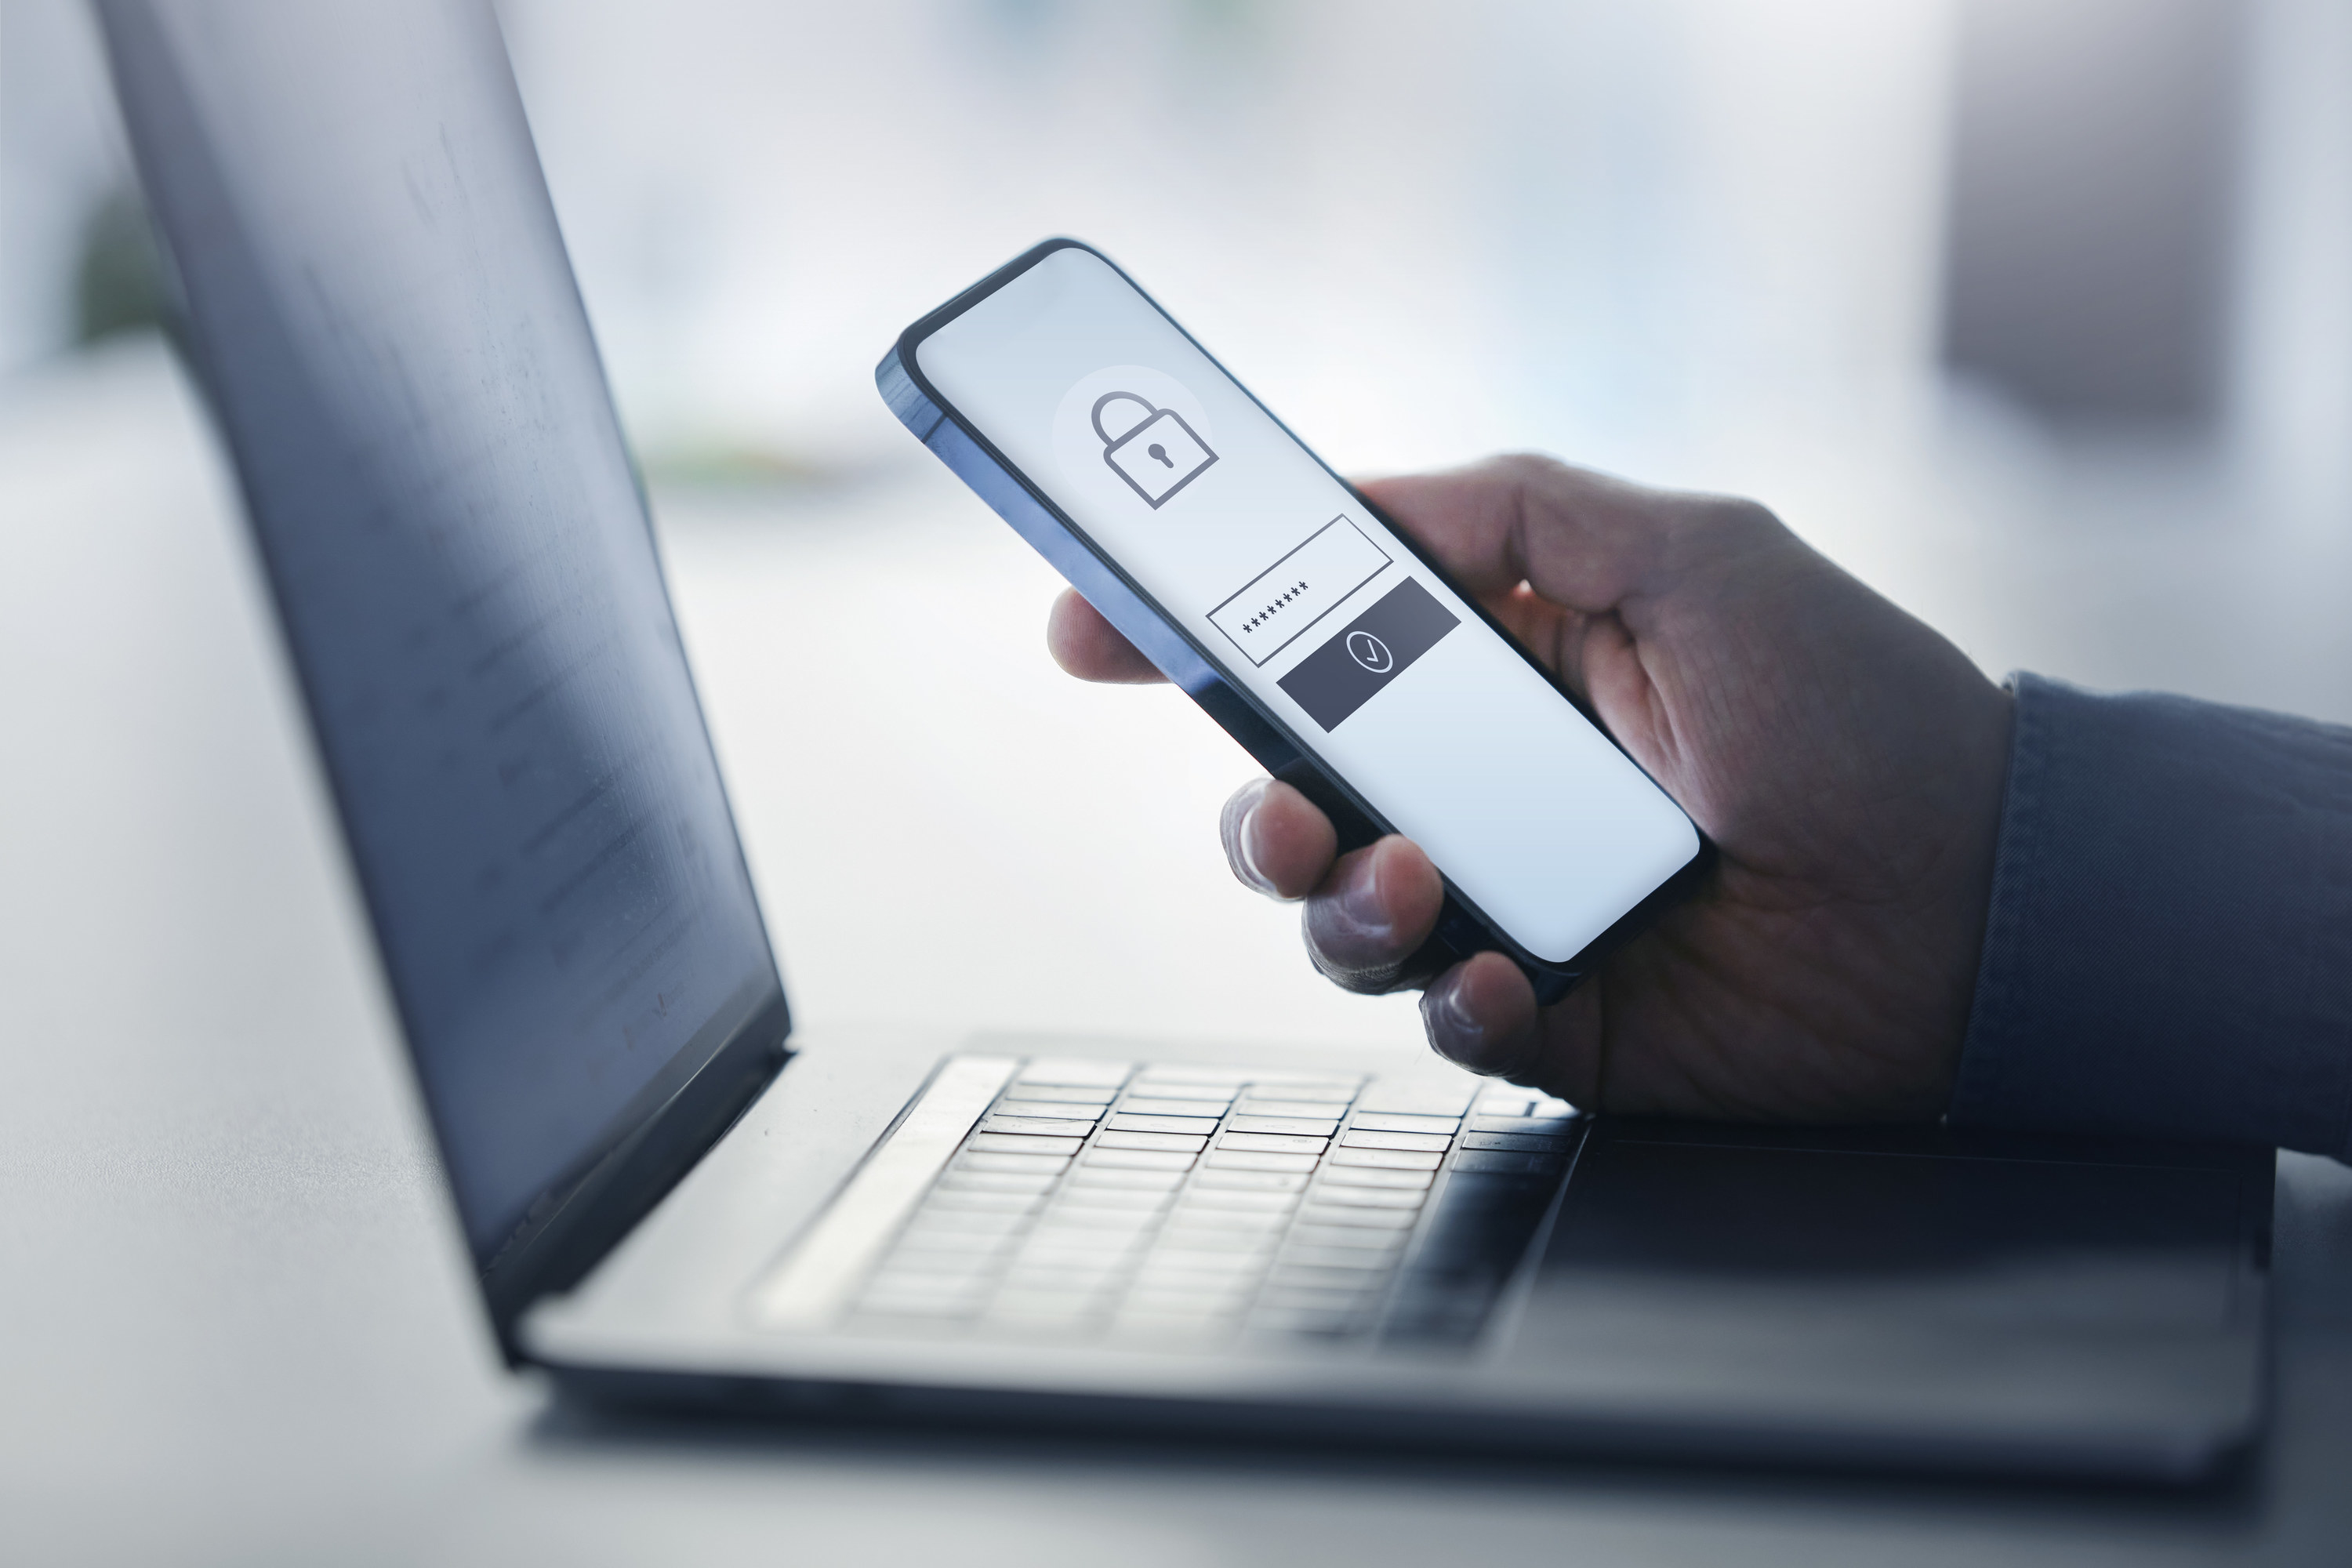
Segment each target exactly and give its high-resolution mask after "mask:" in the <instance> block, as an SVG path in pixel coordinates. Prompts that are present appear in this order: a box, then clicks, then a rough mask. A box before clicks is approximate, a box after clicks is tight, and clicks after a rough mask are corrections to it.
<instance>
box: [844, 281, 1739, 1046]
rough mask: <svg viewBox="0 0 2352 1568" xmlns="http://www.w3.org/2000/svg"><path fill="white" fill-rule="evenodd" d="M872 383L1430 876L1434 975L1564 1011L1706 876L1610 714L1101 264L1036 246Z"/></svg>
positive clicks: (1697, 847)
mask: <svg viewBox="0 0 2352 1568" xmlns="http://www.w3.org/2000/svg"><path fill="white" fill-rule="evenodd" d="M876 379H877V381H878V382H879V384H880V385H881V389H882V395H883V396H884V398H885V399H886V400H887V402H888V403H889V405H890V407H891V410H892V412H894V413H896V414H897V415H898V417H899V419H900V420H901V421H902V422H904V423H905V424H906V426H907V427H908V429H910V430H912V431H913V432H914V433H915V435H916V436H917V437H919V439H921V440H922V442H923V443H924V445H926V446H928V447H930V449H931V450H932V451H933V452H935V453H936V454H938V455H939V457H940V458H941V459H942V460H943V461H944V462H946V464H947V465H948V467H949V468H951V469H953V470H954V471H955V472H956V474H957V475H958V477H960V478H961V479H963V481H964V482H965V483H966V484H968V485H970V486H971V488H972V489H974V490H976V491H977V492H979V494H980V496H981V498H982V500H986V501H987V502H988V503H989V505H990V506H992V508H994V509H995V510H996V511H997V512H998V514H999V515H1001V516H1002V517H1003V519H1004V520H1005V521H1007V522H1009V523H1011V524H1012V525H1013V528H1014V530H1016V531H1018V532H1019V533H1020V534H1021V535H1022V537H1024V539H1026V540H1028V541H1029V542H1030V543H1031V544H1032V545H1034V546H1035V547H1036V549H1037V550H1038V551H1039V552H1041V553H1043V554H1044V555H1045V558H1046V559H1047V560H1048V561H1050V562H1051V563H1053V564H1054V565H1055V568H1056V569H1057V570H1059V571H1060V572H1061V574H1063V576H1065V577H1066V578H1067V579H1068V580H1069V581H1070V583H1071V584H1072V585H1073V586H1075V587H1076V589H1077V590H1078V592H1079V593H1081V594H1083V595H1085V596H1086V598H1087V602H1088V603H1090V604H1092V605H1094V607H1095V608H1096V609H1097V610H1098V611H1100V612H1101V613H1102V615H1103V616H1104V617H1105V618H1106V619H1108V621H1109V622H1110V623H1111V625H1113V626H1117V627H1118V629H1119V631H1120V632H1122V633H1123V634H1125V636H1126V637H1127V638H1128V640H1129V641H1130V642H1132V643H1134V644H1135V646H1136V647H1138V648H1139V649H1141V650H1142V651H1143V653H1144V655H1145V656H1146V657H1147V658H1150V660H1151V662H1152V663H1153V664H1155V665H1157V666H1158V667H1159V668H1160V671H1161V673H1163V674H1164V675H1166V676H1167V677H1168V678H1169V679H1171V680H1172V681H1174V682H1175V683H1176V684H1177V685H1179V686H1181V687H1182V688H1183V689H1184V690H1185V691H1186V692H1188V693H1190V694H1191V696H1192V699H1193V700H1195V701H1197V702H1198V703H1199V704H1200V705H1201V706H1202V708H1204V709H1206V710H1208V712H1209V715H1210V717H1212V718H1213V719H1215V720H1216V721H1217V722H1218V723H1220V724H1222V725H1223V726H1224V728H1225V730H1226V731H1227V732H1228V733H1230V734H1231V735H1232V736H1233V737H1234V739H1235V740H1237V741H1239V742H1241V743H1242V744H1243V746H1244V747H1245V748H1247V749H1248V751H1249V752H1251V754H1252V755H1254V756H1255V757H1256V758H1257V760H1258V761H1259V763H1262V764H1263V765H1264V766H1265V768H1266V770H1267V771H1268V772H1269V773H1273V774H1274V776H1275V777H1276V778H1278V779H1281V780H1283V781H1285V782H1286V783H1288V784H1293V785H1295V786H1296V787H1297V788H1298V789H1299V790H1300V791H1302V792H1303V793H1305V794H1306V795H1307V797H1308V798H1309V799H1311V800H1313V801H1314V802H1315V803H1316V804H1317V805H1319V806H1320V807H1322V808H1323V810H1324V811H1325V812H1327V813H1328V814H1329V816H1330V817H1331V820H1332V822H1333V824H1334V825H1335V826H1337V827H1338V828H1339V839H1340V847H1341V849H1342V850H1343V851H1344V850H1346V849H1350V848H1354V847H1358V846H1360V845H1362V844H1368V843H1370V842H1371V841H1372V840H1373V839H1375V838H1377V837H1380V836H1381V835H1382V834H1385V833H1402V834H1403V835H1405V836H1406V837H1410V838H1412V840H1413V841H1414V842H1415V843H1417V844H1419V845H1420V846H1421V847H1422V848H1423V850H1424V851H1426V852H1427V853H1428V855H1429V858H1430V859H1431V860H1432V861H1433V863H1434V864H1435V865H1436V867H1437V868H1438V871H1439V872H1440V874H1441V875H1442V876H1443V877H1444V881H1445V890H1446V901H1445V908H1444V912H1443V913H1442V914H1441V915H1440V917H1439V920H1438V924H1437V931H1436V934H1435V936H1433V938H1432V939H1431V944H1430V948H1429V949H1428V950H1427V951H1425V952H1423V953H1421V954H1418V955H1416V963H1415V965H1414V967H1415V969H1417V970H1420V969H1426V970H1428V971H1431V972H1433V971H1434V970H1436V969H1438V968H1441V967H1443V966H1444V965H1445V964H1447V963H1452V962H1454V960H1455V959H1457V958H1462V957H1466V956H1468V955H1469V954H1471V953H1473V952H1481V951H1485V950H1487V949H1496V950H1499V951H1500V952H1504V953H1506V954H1507V955H1508V956H1509V957H1510V958H1511V959H1512V960H1513V961H1514V962H1516V963H1517V964H1518V965H1519V966H1520V968H1522V969H1523V970H1525V971H1526V972H1527V973H1528V978H1529V979H1530V980H1531V981H1533V982H1534V984H1535V987H1536V993H1537V994H1538V996H1539V997H1541V998H1542V999H1544V1000H1545V1001H1551V1000H1555V999H1557V998H1558V997H1559V996H1560V995H1563V994H1566V993H1567V991H1568V990H1569V989H1570V987H1571V986H1573V985H1574V984H1576V983H1577V981H1578V980H1580V979H1581V978H1582V977H1583V975H1584V974H1585V973H1588V972H1589V971H1590V970H1591V966H1592V965H1593V963H1595V962H1596V961H1597V960H1598V959H1599V957H1600V956H1601V954H1602V953H1603V952H1606V951H1607V950H1608V949H1609V948H1611V947H1612V946H1614V945H1615V944H1616V943H1618V942H1622V941H1623V940H1624V939H1625V938H1626V937H1629V936H1631V935H1633V933H1634V932H1635V931H1639V930H1641V929H1642V927H1643V926H1644V925H1646V924H1647V923H1648V922H1649V921H1652V920H1653V919H1654V918H1655V917H1656V915H1657V914H1658V913H1659V912H1660V911H1661V910H1664V908H1666V907H1667V906H1668V905H1670V904H1671V903H1673V902H1674V901H1675V900H1677V899H1679V898H1681V897H1682V896H1683V895H1685V893H1686V892H1687V891H1688V890H1689V889H1690V888H1691V887H1692V886H1693V885H1694V884H1695V882H1696V879H1698V878H1699V877H1700V876H1702V875H1703V874H1704V873H1705V870H1706V866H1707V864H1708V863H1709V862H1710V860H1711V859H1712V856H1713V849H1712V847H1711V846H1710V845H1709V844H1708V843H1707V842H1706V838H1705V837H1703V836H1702V835H1701V834H1700V833H1699V832H1698V830H1697V828H1696V826H1693V825H1692V823H1691V820H1690V818H1689V817H1688V816H1685V814H1684V813H1683V811H1682V808H1681V807H1679V806H1677V805H1675V803H1674V801H1673V800H1672V799H1670V798H1669V797H1668V796H1667V795H1666V794H1665V792H1664V790H1662V789H1660V788H1659V787H1658V785H1657V784H1655V783H1654V781H1652V780H1651V779H1650V777H1649V776H1648V775H1647V774H1646V773H1643V771H1642V770H1641V768H1640V767H1639V766H1637V765H1636V764H1635V763H1633V759H1632V758H1630V757H1628V756H1627V755H1626V754H1625V753H1624V752H1623V751H1622V750H1621V749H1620V748H1619V747H1618V746H1617V745H1616V743H1615V742H1613V741H1612V740H1611V739H1610V738H1609V736H1608V734H1607V732H1606V731H1603V730H1602V729H1601V726H1600V724H1599V722H1598V721H1596V720H1595V719H1594V718H1593V716H1592V715H1591V713H1589V712H1588V711H1586V710H1584V709H1583V707H1582V706H1581V705H1580V703H1578V702H1577V701H1576V700H1575V699H1574V697H1573V696H1572V695H1571V694H1570V693H1569V692H1568V691H1567V689H1565V688H1563V687H1562V686H1561V685H1560V684H1559V682H1558V681H1557V680H1555V679H1553V678H1552V677H1551V676H1550V675H1549V673H1548V672H1547V671H1546V670H1545V669H1544V668H1542V666H1540V665H1539V664H1538V663H1537V662H1536V661H1535V659H1534V658H1532V657H1530V656H1529V655H1528V653H1527V651H1526V650H1525V649H1523V648H1522V647H1519V645H1518V644H1517V643H1516V642H1515V641H1513V640H1512V639H1511V638H1510V637H1509V636H1508V635H1507V634H1506V633H1505V632H1504V631H1503V630H1502V628H1501V627H1500V626H1497V625H1496V623H1495V622H1494V621H1493V620H1492V618H1490V617H1489V616H1487V615H1486V613H1485V611H1484V610H1482V609H1481V608H1480V607H1479V606H1478V605H1477V604H1476V603H1475V601H1473V600H1472V599H1470V598H1469V597H1468V596H1467V595H1465V594H1463V593H1462V592H1461V591H1460V590H1459V589H1457V588H1456V587H1455V586H1454V584H1453V583H1452V582H1451V581H1450V580H1449V579H1448V577H1447V576H1446V574H1444V572H1442V571H1440V570H1439V569H1438V568H1437V566H1436V565H1435V563H1433V562H1432V561H1430V560H1429V559H1428V558H1427V557H1426V556H1424V555H1423V553H1422V552H1421V551H1420V550H1419V549H1418V548H1416V547H1415V545H1414V544H1413V543H1412V541H1411V540H1409V539H1407V538H1406V537H1405V536H1404V534H1403V533H1402V531H1399V530H1398V529H1397V528H1395V527H1394V526H1392V525H1391V523H1390V521H1389V520H1388V519H1387V518H1386V517H1385V516H1383V515H1382V514H1381V511H1380V510H1379V509H1378V508H1377V507H1374V506H1372V505H1370V503H1369V502H1368V501H1367V500H1365V499H1364V498H1363V497H1362V496H1361V495H1359V494H1358V493H1357V492H1356V491H1355V490H1353V489H1350V488H1349V486H1348V485H1347V484H1346V482H1345V481H1343V480H1341V479H1339V476H1338V475H1337V474H1335V473H1333V472H1332V471H1331V469H1330V468H1328V466H1327V465H1326V464H1325V463H1324V462H1323V461H1322V460H1321V459H1320V458H1317V457H1316V456H1315V454H1314V453H1312V452H1310V451H1308V450H1307V447H1306V446H1305V445H1304V444H1303V443H1301V442H1300V441H1299V440H1298V438H1297V437H1295V436H1293V435H1292V434H1291V433H1290V431H1289V430H1288V428H1287V427H1286V426H1284V425H1283V424H1282V423H1281V422H1280V421H1279V420H1277V419H1276V418H1275V417H1274V416H1273V415H1271V414H1269V413H1267V412H1266V410H1265V407H1264V405H1261V404H1260V403H1259V402H1258V401H1257V400H1256V399H1255V397H1253V396H1251V395H1250V394H1249V393H1248V392H1247V391H1246V390H1245V389H1244V388H1243V386H1242V384H1240V383H1239V382H1237V381H1235V380H1234V378H1233V377H1232V376H1231V375H1230V374H1227V373H1226V372H1225V369H1224V367H1223V365H1221V364H1219V363H1217V362H1216V361H1215V360H1214V359H1213V358H1211V357H1210V356H1209V354H1208V353H1206V352H1205V351H1204V350H1202V347H1201V346H1200V344H1198V343H1197V342H1193V340H1192V337H1191V336H1190V335H1189V334H1188V333H1186V332H1185V331H1184V330H1183V329H1182V328H1181V327H1179V326H1178V325H1177V324H1176V323H1175V321H1173V320H1172V319H1171V317H1170V316H1169V315H1168V313H1167V312H1166V311H1165V310H1161V309H1160V306H1159V305H1158V304H1157V303H1156V302H1155V301H1154V300H1152V299H1151V297H1150V295H1148V294H1146V293H1144V292H1143V290H1142V289H1139V288H1138V287H1136V285H1135V283H1134V282H1133V280H1131V279H1129V277H1128V276H1127V275H1126V274H1125V273H1124V272H1122V271H1120V270H1119V269H1118V268H1117V267H1116V266H1114V265H1113V264H1112V263H1111V262H1110V261H1109V260H1108V258H1105V257H1104V256H1102V255H1101V254H1100V253H1099V252H1097V251H1096V250H1094V249H1092V248H1091V247H1087V246H1085V245H1081V244H1078V243H1077V242H1076V241H1073V240H1066V239H1056V240H1048V241H1047V242H1045V244H1043V245H1040V246H1038V247H1035V248H1034V249H1033V250H1031V251H1029V252H1028V253H1026V254H1025V255H1024V256H1021V257H1019V258H1016V259H1015V260H1013V262H1011V263H1009V264H1008V265H1006V266H1005V267H1003V268H1000V269H999V270H997V271H996V272H994V273H992V274H991V275H990V276H988V277H987V278H985V279H982V280H981V281H980V282H979V283H977V284H975V285H974V286H973V287H971V289H966V290H965V291H964V292H963V293H961V294H960V295H958V296H957V297H956V298H955V299H953V300H950V301H949V302H948V303H947V304H945V305H943V306H941V307H940V309H938V310H934V311H932V312H931V313H930V314H929V315H928V316H925V317H924V318H923V319H922V320H920V321H917V322H916V323H915V324H914V325H913V326H911V327H908V329H907V330H906V331H904V332H903V333H901V334H900V335H899V338H898V346H897V348H895V349H894V350H892V352H891V353H889V355H888V356H887V358H885V359H884V360H883V362H882V363H881V366H880V367H879V369H878V370H877V372H876Z"/></svg>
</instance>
